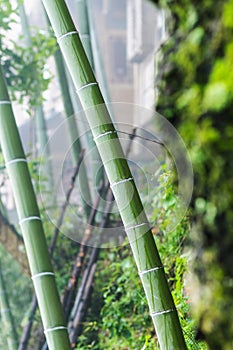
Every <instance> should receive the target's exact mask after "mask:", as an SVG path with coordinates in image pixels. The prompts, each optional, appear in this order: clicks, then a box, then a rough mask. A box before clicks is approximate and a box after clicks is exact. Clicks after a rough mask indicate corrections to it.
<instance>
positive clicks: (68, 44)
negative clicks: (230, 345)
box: [42, 0, 186, 350]
mask: <svg viewBox="0 0 233 350" xmlns="http://www.w3.org/2000/svg"><path fill="white" fill-rule="evenodd" d="M42 1H43V3H44V6H45V8H46V11H47V14H48V16H49V18H50V22H51V24H52V27H53V29H54V31H55V35H56V37H57V39H58V43H59V45H60V48H61V51H62V53H63V56H64V58H65V61H66V63H67V66H68V68H69V70H70V73H71V76H72V79H73V81H74V84H75V87H76V90H77V92H78V94H79V98H80V101H81V103H82V106H83V109H84V110H85V112H86V117H87V119H88V122H89V124H90V127H91V130H92V133H93V137H94V140H95V142H96V144H97V147H98V149H99V153H100V156H101V158H102V162H103V164H104V167H105V170H106V173H107V176H108V179H109V182H110V185H111V189H112V191H113V193H114V197H115V200H116V203H117V205H118V209H119V212H120V215H121V218H122V221H123V224H124V226H125V230H126V232H127V235H128V238H129V242H130V245H131V248H132V251H133V255H134V258H135V261H136V264H137V267H138V270H139V275H140V277H141V280H142V283H143V287H144V290H145V293H146V297H147V300H148V304H149V308H150V313H151V317H152V319H153V322H154V325H155V328H156V333H157V336H158V340H159V343H160V347H161V349H163V350H165V349H179V350H183V349H186V345H185V341H184V337H183V333H182V329H181V326H180V322H179V318H178V314H177V310H176V308H175V305H174V301H173V298H172V295H171V292H170V290H169V287H168V283H167V280H166V277H165V272H164V268H163V265H162V263H161V260H160V257H159V254H158V250H157V248H156V245H155V241H154V238H153V235H152V232H151V229H150V225H149V222H148V220H147V217H146V214H145V212H144V208H143V206H142V203H141V199H140V197H139V194H138V191H137V188H136V186H135V182H134V180H133V178H132V174H131V172H130V170H129V166H128V163H127V161H126V159H125V157H124V153H123V151H122V148H121V145H120V142H119V139H118V135H117V133H116V131H115V129H114V126H113V124H112V121H111V117H110V115H109V112H108V110H107V107H106V106H105V104H104V99H103V97H102V94H101V91H100V89H99V86H98V83H97V81H96V79H95V76H94V74H93V72H92V69H91V67H90V64H89V62H88V59H87V56H86V54H85V51H84V49H83V46H82V43H81V40H80V38H79V34H78V32H77V30H76V28H75V26H74V24H73V21H72V18H71V16H70V14H69V11H68V9H67V6H66V4H65V2H64V0H54V1H50V0H42Z"/></svg>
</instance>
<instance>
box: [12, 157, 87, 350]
mask: <svg viewBox="0 0 233 350" xmlns="http://www.w3.org/2000/svg"><path fill="white" fill-rule="evenodd" d="M83 155H84V151H83V150H82V151H81V153H80V156H79V160H78V164H77V165H76V168H75V170H74V173H73V175H72V177H71V181H70V186H69V188H68V190H67V192H66V195H65V202H64V203H63V205H62V208H61V212H60V215H59V218H58V220H57V224H56V226H55V229H54V232H53V236H52V239H51V242H50V244H49V253H50V257H51V258H52V257H53V253H54V249H55V245H56V241H57V237H58V234H59V231H60V229H61V226H62V224H63V220H64V217H65V213H66V209H67V207H68V205H69V202H70V197H71V194H72V192H73V189H74V185H75V181H76V177H77V175H78V172H79V169H80V166H81V163H82V160H83ZM37 306H38V304H37V299H36V295H35V294H34V295H33V297H32V302H31V307H30V313H29V318H28V322H27V324H26V326H25V327H24V330H23V334H22V337H21V340H20V344H19V348H18V350H26V349H27V344H28V341H29V338H30V334H31V329H32V325H33V321H34V316H35V313H36V310H37Z"/></svg>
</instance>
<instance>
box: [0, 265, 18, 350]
mask: <svg viewBox="0 0 233 350" xmlns="http://www.w3.org/2000/svg"><path fill="white" fill-rule="evenodd" d="M2 270H3V269H2V263H1V262H0V310H1V318H2V324H3V329H4V333H5V335H6V339H7V345H8V349H9V350H16V349H17V346H18V335H17V332H16V328H15V322H14V318H13V315H12V312H11V308H10V303H9V299H8V295H7V290H6V283H5V281H4V277H3V271H2Z"/></svg>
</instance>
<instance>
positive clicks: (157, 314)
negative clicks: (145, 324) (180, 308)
mask: <svg viewBox="0 0 233 350" xmlns="http://www.w3.org/2000/svg"><path fill="white" fill-rule="evenodd" d="M174 311H176V309H169V310H163V311H157V312H151V317H154V316H160V315H164V314H168V313H170V312H174Z"/></svg>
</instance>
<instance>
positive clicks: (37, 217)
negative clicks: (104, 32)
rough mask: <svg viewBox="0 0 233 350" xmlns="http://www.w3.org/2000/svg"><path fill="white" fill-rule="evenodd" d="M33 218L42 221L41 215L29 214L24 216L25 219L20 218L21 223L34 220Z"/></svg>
mask: <svg viewBox="0 0 233 350" xmlns="http://www.w3.org/2000/svg"><path fill="white" fill-rule="evenodd" d="M33 220H38V221H41V218H40V217H39V216H28V217H27V218H23V219H21V220H19V224H20V225H21V224H23V223H24V222H27V221H33Z"/></svg>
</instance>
